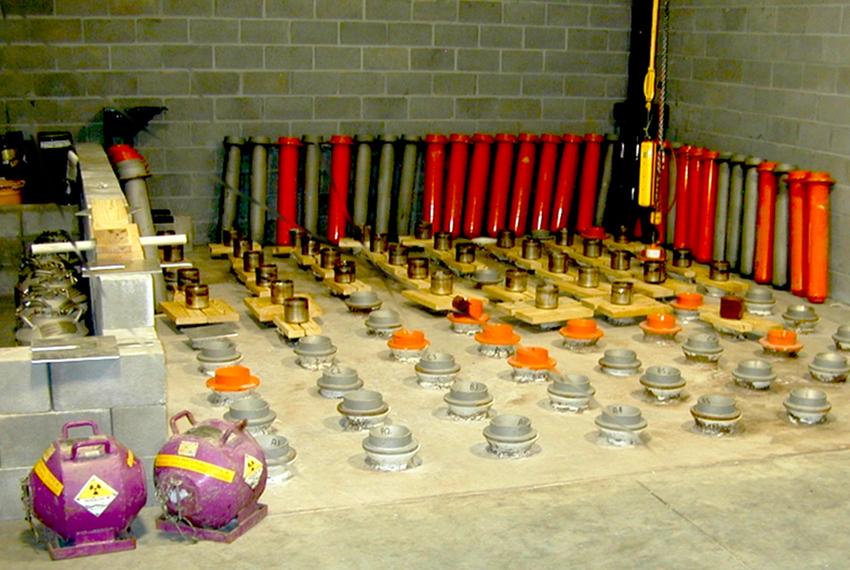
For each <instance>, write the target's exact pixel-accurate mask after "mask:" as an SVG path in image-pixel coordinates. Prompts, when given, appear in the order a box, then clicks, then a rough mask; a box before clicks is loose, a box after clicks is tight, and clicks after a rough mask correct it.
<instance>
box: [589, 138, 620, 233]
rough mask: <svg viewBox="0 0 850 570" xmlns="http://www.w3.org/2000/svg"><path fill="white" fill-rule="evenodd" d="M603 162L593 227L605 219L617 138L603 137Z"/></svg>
mask: <svg viewBox="0 0 850 570" xmlns="http://www.w3.org/2000/svg"><path fill="white" fill-rule="evenodd" d="M605 141H606V143H607V144H606V145H605V161H604V162H603V164H602V181H601V182H600V184H599V198H598V199H597V200H596V214H595V216H594V222H593V223H594V225H597V226H601V225H602V220H603V219H604V218H605V204H607V203H608V192H609V190H611V175H612V172H613V170H614V146H615V144H616V142H617V136H616V135H612V134H607V135H605Z"/></svg>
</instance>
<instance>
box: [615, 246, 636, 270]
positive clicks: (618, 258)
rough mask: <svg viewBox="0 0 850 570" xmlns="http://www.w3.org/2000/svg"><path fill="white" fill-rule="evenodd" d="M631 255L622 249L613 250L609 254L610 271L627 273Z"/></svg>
mask: <svg viewBox="0 0 850 570" xmlns="http://www.w3.org/2000/svg"><path fill="white" fill-rule="evenodd" d="M631 261H632V254H631V253H629V252H628V251H626V250H624V249H615V250H614V251H612V252H611V269H614V270H616V271H628V270H629V267H630V266H631Z"/></svg>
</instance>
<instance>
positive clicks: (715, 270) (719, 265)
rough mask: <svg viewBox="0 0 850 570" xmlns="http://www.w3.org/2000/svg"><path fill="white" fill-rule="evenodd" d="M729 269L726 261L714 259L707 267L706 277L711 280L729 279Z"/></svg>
mask: <svg viewBox="0 0 850 570" xmlns="http://www.w3.org/2000/svg"><path fill="white" fill-rule="evenodd" d="M730 271H731V268H730V267H729V262H728V261H715V262H713V263H712V264H711V267H709V269H708V278H709V279H711V280H712V281H729V277H730V275H729V273H730Z"/></svg>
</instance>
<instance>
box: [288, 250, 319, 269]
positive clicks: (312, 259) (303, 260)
mask: <svg viewBox="0 0 850 570" xmlns="http://www.w3.org/2000/svg"><path fill="white" fill-rule="evenodd" d="M292 257H294V258H295V263H297V264H298V267H300V268H301V269H306V268H307V267H311V266H312V265H314V264H316V263H319V256H318V255H303V254H302V253H301V252H300V251H293V252H292Z"/></svg>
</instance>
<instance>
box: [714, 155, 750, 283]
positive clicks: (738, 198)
mask: <svg viewBox="0 0 850 570" xmlns="http://www.w3.org/2000/svg"><path fill="white" fill-rule="evenodd" d="M729 160H730V164H729V207H728V214H727V216H726V246H725V254H724V256H723V257H721V258H719V259H725V260H726V261H728V262H729V266H730V267H731V268H732V269H733V270H735V271H737V270H738V261H739V259H740V251H741V217H742V216H743V209H744V161H745V160H747V157H746V156H744V155H743V154H733V155H732V158H730V159H729Z"/></svg>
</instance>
